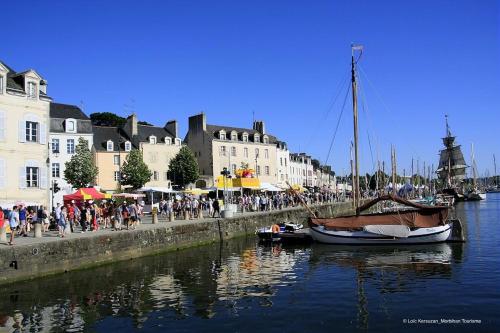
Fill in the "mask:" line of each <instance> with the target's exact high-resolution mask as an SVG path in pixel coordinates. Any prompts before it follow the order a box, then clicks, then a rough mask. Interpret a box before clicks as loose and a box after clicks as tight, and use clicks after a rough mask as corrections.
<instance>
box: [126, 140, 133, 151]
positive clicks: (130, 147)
mask: <svg viewBox="0 0 500 333" xmlns="http://www.w3.org/2000/svg"><path fill="white" fill-rule="evenodd" d="M131 150H132V143H130V141H125V151H131Z"/></svg>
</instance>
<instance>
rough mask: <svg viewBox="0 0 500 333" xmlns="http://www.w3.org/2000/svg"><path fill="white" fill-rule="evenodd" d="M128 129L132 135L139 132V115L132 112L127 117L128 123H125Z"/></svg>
mask: <svg viewBox="0 0 500 333" xmlns="http://www.w3.org/2000/svg"><path fill="white" fill-rule="evenodd" d="M125 126H126V130H127V131H128V133H129V135H130V136H131V137H133V136H135V135H137V134H138V133H139V132H138V131H137V115H136V114H135V112H134V113H132V114H131V115H130V116H128V118H127V123H126V124H125Z"/></svg>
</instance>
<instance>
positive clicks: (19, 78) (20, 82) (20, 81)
mask: <svg viewBox="0 0 500 333" xmlns="http://www.w3.org/2000/svg"><path fill="white" fill-rule="evenodd" d="M0 62H1V63H2V65H4V66H5V68H7V70H8V72H7V88H8V89H13V90H17V91H19V92H20V93H24V94H26V91H25V89H24V78H23V73H25V72H27V71H24V72H21V73H17V72H16V71H15V70H13V69H12V68H11V67H9V66H8V65H7V64H6V63H4V62H3V61H1V60H0ZM38 93H39V95H40V96H45V97H48V96H47V94H45V93H44V92H43V91H41V90H39V91H38Z"/></svg>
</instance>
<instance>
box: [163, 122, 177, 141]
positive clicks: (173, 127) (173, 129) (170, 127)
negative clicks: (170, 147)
mask: <svg viewBox="0 0 500 333" xmlns="http://www.w3.org/2000/svg"><path fill="white" fill-rule="evenodd" d="M165 129H166V130H167V131H169V132H170V133H172V135H173V136H174V138H178V137H179V133H178V128H177V120H169V121H168V122H167V123H166V124H165Z"/></svg>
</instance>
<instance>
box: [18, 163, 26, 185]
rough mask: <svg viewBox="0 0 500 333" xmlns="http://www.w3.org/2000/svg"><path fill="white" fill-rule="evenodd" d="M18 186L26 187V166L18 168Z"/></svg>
mask: <svg viewBox="0 0 500 333" xmlns="http://www.w3.org/2000/svg"><path fill="white" fill-rule="evenodd" d="M19 188H26V167H20V168H19Z"/></svg>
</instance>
